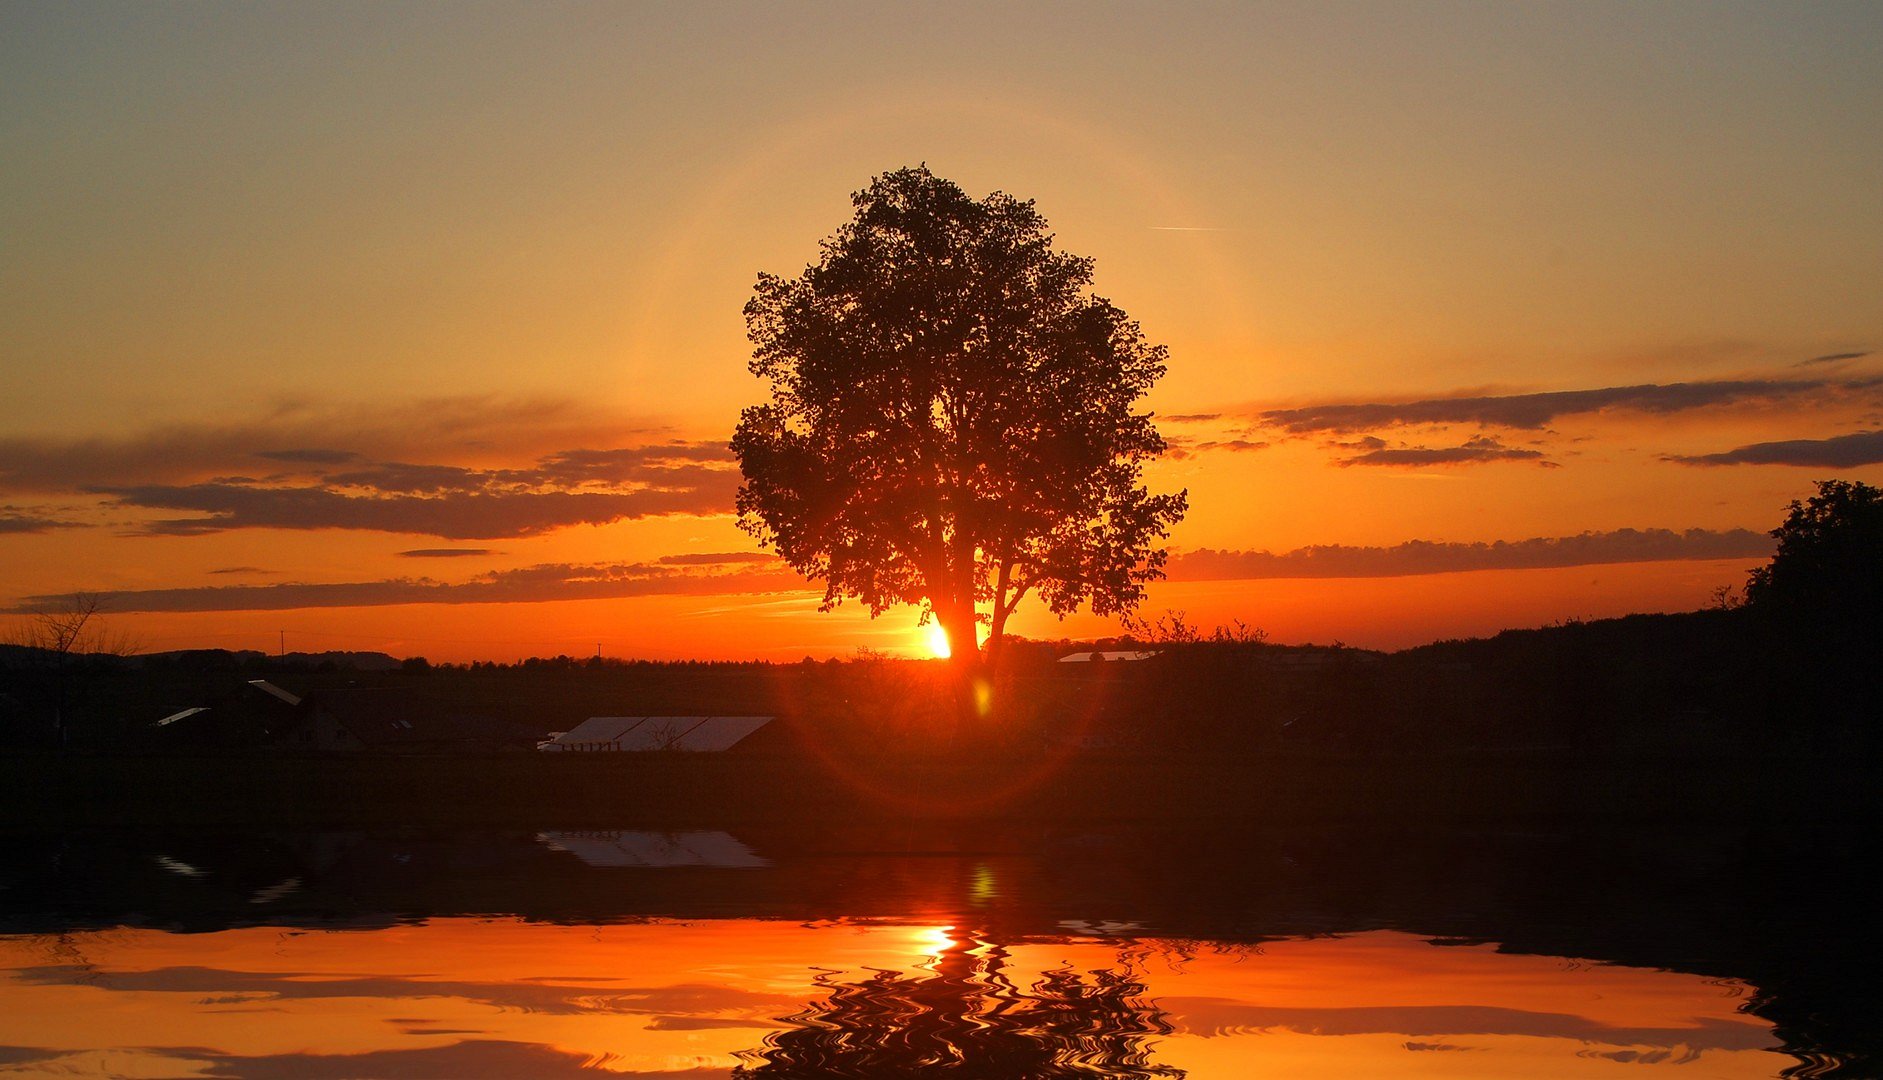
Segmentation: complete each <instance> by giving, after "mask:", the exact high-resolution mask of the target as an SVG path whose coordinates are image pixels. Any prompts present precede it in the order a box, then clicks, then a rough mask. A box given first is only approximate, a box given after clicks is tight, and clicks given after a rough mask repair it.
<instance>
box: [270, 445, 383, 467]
mask: <svg viewBox="0 0 1883 1080" xmlns="http://www.w3.org/2000/svg"><path fill="white" fill-rule="evenodd" d="M255 456H256V457H264V458H268V459H270V460H272V461H287V462H293V463H295V464H302V465H343V464H345V463H347V462H349V461H352V460H354V459H355V458H358V457H359V456H360V455H359V454H358V453H356V452H355V451H352V450H321V449H318V448H316V449H308V450H257V451H255Z"/></svg>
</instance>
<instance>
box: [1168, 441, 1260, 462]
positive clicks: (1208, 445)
mask: <svg viewBox="0 0 1883 1080" xmlns="http://www.w3.org/2000/svg"><path fill="white" fill-rule="evenodd" d="M1165 445H1166V449H1165V456H1167V457H1169V458H1171V459H1172V460H1175V461H1182V460H1183V459H1185V458H1189V457H1195V456H1196V455H1198V454H1203V453H1208V452H1209V451H1212V450H1225V451H1229V452H1231V453H1252V452H1254V451H1256V450H1266V449H1268V447H1269V444H1268V443H1266V442H1259V441H1256V440H1254V439H1209V440H1206V441H1203V442H1192V441H1191V440H1189V439H1186V438H1184V437H1182V436H1174V437H1171V438H1169V439H1167V440H1165Z"/></svg>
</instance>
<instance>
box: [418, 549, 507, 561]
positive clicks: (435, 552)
mask: <svg viewBox="0 0 1883 1080" xmlns="http://www.w3.org/2000/svg"><path fill="white" fill-rule="evenodd" d="M398 554H399V557H400V558H403V559H462V558H465V557H468V556H472V555H494V554H496V552H494V551H492V550H491V549H490V548H413V549H412V550H410V551H401V552H399V553H398Z"/></svg>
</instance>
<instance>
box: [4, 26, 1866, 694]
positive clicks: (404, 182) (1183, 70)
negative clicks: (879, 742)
mask: <svg viewBox="0 0 1883 1080" xmlns="http://www.w3.org/2000/svg"><path fill="white" fill-rule="evenodd" d="M5 20H6V25H7V33H5V34H0V135H4V137H5V145H6V146H7V147H8V149H7V152H6V153H7V161H8V168H6V169H4V170H0V607H18V606H22V605H30V604H32V603H34V602H35V600H34V598H36V597H44V596H48V595H53V594H58V593H61V592H66V591H70V590H74V589H86V590H94V591H104V592H109V593H112V594H114V596H115V599H114V601H113V603H114V605H115V606H116V608H117V610H118V612H119V614H118V615H117V616H116V622H117V624H118V625H119V626H121V627H122V628H123V629H125V630H126V631H128V632H129V633H131V634H132V635H133V636H134V637H135V638H137V639H138V640H139V641H141V642H142V643H143V644H144V645H145V647H147V648H152V649H161V648H180V647H194V646H224V647H231V648H235V647H242V648H259V649H272V648H274V647H275V645H276V643H277V641H278V637H277V632H278V631H281V630H286V631H287V632H288V634H289V647H290V648H300V649H327V648H345V649H383V650H386V651H390V652H394V653H396V654H401V655H406V654H424V655H428V656H431V657H432V658H434V659H451V660H465V659H474V658H498V659H513V658H516V657H519V656H526V655H531V654H544V653H555V652H571V653H578V654H585V653H589V652H592V651H593V650H594V648H595V647H596V645H597V644H598V643H599V644H601V645H602V647H603V649H604V651H606V652H608V653H609V654H610V655H617V656H662V657H664V656H713V657H747V656H761V657H770V658H796V657H797V656H800V655H804V654H807V653H808V654H813V655H833V654H834V655H842V654H845V653H848V652H850V651H852V650H854V649H855V648H857V647H858V646H865V645H866V646H869V647H872V648H887V649H908V650H915V649H917V648H919V642H920V640H921V639H920V635H919V634H918V633H917V632H916V630H915V627H914V617H913V613H907V612H905V613H894V614H891V615H890V616H886V617H885V618H884V619H881V620H878V621H876V622H874V623H871V622H870V621H868V620H867V619H865V618H863V617H862V616H861V615H860V614H857V613H855V612H851V611H844V612H839V613H837V614H835V615H819V614H817V613H816V612H815V610H814V607H815V605H814V604H808V603H806V602H804V599H803V595H802V594H801V593H798V592H795V591H791V585H792V583H791V582H790V580H789V579H788V577H787V576H786V575H783V574H782V573H781V572H780V571H779V570H778V569H777V568H776V567H774V566H771V565H768V564H766V563H763V562H757V561H750V559H749V558H748V557H749V556H752V555H754V554H756V549H755V548H754V547H753V545H752V544H751V542H750V540H749V538H747V537H746V536H745V535H744V534H742V533H740V532H739V531H738V530H737V529H735V528H734V527H733V524H732V520H731V518H730V516H729V511H730V506H731V491H732V489H733V486H734V485H735V484H736V476H735V475H734V474H732V473H731V472H729V471H728V470H729V462H728V461H727V459H726V456H725V453H724V448H723V447H724V442H725V440H726V438H727V437H728V436H729V434H730V432H731V429H732V426H733V424H734V422H735V421H736V418H737V413H738V409H739V408H740V407H741V406H743V405H745V404H749V403H751V402H753V401H756V400H758V399H759V397H760V396H761V394H762V392H763V388H762V387H761V386H760V385H759V384H758V383H757V382H756V381H755V380H754V379H752V378H751V377H750V376H749V375H748V374H747V373H746V370H745V362H746V359H747V356H748V354H749V347H748V345H747V343H746V341H745V340H744V334H743V324H742V320H741V317H740V307H741V305H742V304H743V302H744V300H745V298H746V296H747V295H748V293H749V291H750V288H751V285H752V282H753V279H754V276H755V275H756V274H757V273H758V272H759V271H761V270H766V271H774V272H791V271H794V270H795V269H797V268H799V267H802V266H803V265H804V264H805V263H806V262H807V261H808V260H810V259H811V258H813V257H814V255H815V253H816V244H817V241H818V240H819V239H820V238H822V237H823V236H825V235H827V234H828V233H830V232H831V231H832V230H833V229H835V228H836V227H837V226H838V225H839V224H841V223H842V222H843V220H844V219H845V218H846V216H847V214H848V212H849V206H848V195H849V193H850V192H851V191H852V190H854V189H856V188H858V187H860V186H862V185H863V184H864V183H865V182H867V180H868V179H869V177H870V176H872V175H873V174H876V173H879V172H882V171H885V170H888V169H892V168H895V167H898V166H901V165H905V164H913V163H916V162H920V161H926V162H927V163H928V164H929V165H930V166H931V167H932V168H933V169H935V170H936V171H937V172H938V173H940V174H941V175H943V176H946V177H949V178H951V179H954V180H956V181H957V182H959V183H961V184H962V185H963V186H964V187H966V188H967V189H968V190H969V191H970V192H971V193H974V194H981V193H985V192H987V191H989V190H993V189H996V188H999V189H1003V190H1007V191H1010V192H1013V193H1015V194H1018V195H1021V196H1023V197H1030V198H1034V199H1036V200H1037V201H1038V204H1039V207H1040V209H1041V211H1042V212H1043V213H1044V214H1045V215H1046V217H1047V218H1048V220H1049V221H1050V222H1051V223H1052V225H1053V227H1054V229H1055V231H1056V234H1057V237H1058V242H1059V243H1060V244H1061V245H1062V246H1063V247H1064V248H1066V249H1067V250H1070V251H1074V252H1077V253H1080V254H1085V255H1090V256H1093V257H1094V258H1095V259H1096V260H1097V267H1098V283H1099V287H1100V289H1101V291H1103V292H1104V294H1105V295H1107V296H1109V297H1110V298H1111V299H1112V300H1114V301H1115V302H1116V303H1118V304H1119V305H1120V306H1122V307H1123V308H1124V309H1125V310H1126V311H1128V312H1130V313H1131V314H1132V315H1133V316H1134V317H1136V318H1138V319H1139V320H1141V322H1142V323H1143V326H1144V328H1145V330H1146V332H1147V333H1148V334H1149V336H1150V337H1151V338H1152V340H1154V341H1158V342H1161V343H1163V344H1166V345H1168V346H1169V347H1170V350H1171V360H1170V370H1169V374H1168V376H1167V377H1166V379H1165V380H1164V382H1163V383H1162V384H1161V385H1160V386H1159V387H1158V389H1157V390H1156V391H1155V392H1154V394H1153V395H1152V398H1151V400H1150V401H1149V403H1148V404H1149V407H1150V408H1152V409H1154V410H1155V411H1156V412H1157V413H1158V414H1160V416H1162V417H1164V418H1165V420H1164V422H1163V424H1162V428H1163V431H1164V433H1165V434H1166V436H1167V437H1169V438H1170V439H1171V440H1172V443H1173V446H1174V447H1175V449H1176V451H1177V452H1176V453H1174V454H1173V455H1172V456H1171V457H1170V458H1168V459H1167V460H1165V461H1164V462H1162V463H1160V464H1159V465H1158V466H1157V467H1156V468H1155V469H1154V470H1153V472H1152V476H1151V481H1152V483H1153V485H1154V486H1157V487H1160V488H1164V489H1169V488H1175V487H1179V486H1181V487H1186V488H1188V490H1189V492H1190V504H1191V508H1192V509H1191V512H1190V515H1189V518H1188V519H1187V520H1186V521H1185V522H1184V523H1183V524H1182V525H1181V526H1180V527H1179V529H1178V530H1177V532H1176V533H1175V535H1173V537H1172V548H1173V550H1174V551H1175V552H1176V553H1177V555H1176V558H1175V559H1174V560H1173V564H1172V579H1173V580H1171V581H1170V582H1167V583H1165V584H1163V585H1161V586H1159V587H1157V588H1155V589H1154V590H1153V592H1152V595H1151V601H1150V605H1149V608H1150V611H1151V612H1152V613H1156V612H1158V611H1161V610H1163V609H1165V608H1172V609H1181V610H1184V611H1186V612H1188V614H1189V616H1190V618H1191V619H1192V620H1194V621H1198V622H1201V623H1203V624H1204V625H1205V627H1207V626H1209V625H1211V624H1213V623H1216V622H1223V621H1227V620H1229V619H1232V618H1240V619H1242V620H1244V621H1246V622H1248V623H1250V624H1252V625H1256V626H1260V627H1263V628H1265V629H1267V630H1268V631H1269V632H1270V633H1271V635H1272V636H1273V637H1274V638H1275V639H1276V640H1281V641H1306V640H1313V641H1328V640H1333V639H1336V638H1338V639H1341V640H1343V641H1345V642H1347V643H1348V644H1356V645H1373V646H1382V647H1398V646H1404V645H1409V644H1415V643H1418V642H1422V641H1427V640H1431V639H1433V638H1435V637H1442V636H1452V635H1457V634H1466V633H1483V632H1488V631H1492V630H1495V629H1498V628H1500V627H1504V626H1524V625H1538V624H1542V623H1548V622H1551V621H1555V620H1559V619H1565V618H1579V617H1589V616H1595V615H1607V614H1618V613H1623V612H1628V611H1636V610H1677V609H1683V608H1692V607H1696V606H1699V605H1701V604H1703V603H1705V602H1706V600H1707V598H1708V595H1709V593H1710V592H1711V591H1712V590H1713V589H1714V588H1716V587H1717V586H1720V585H1727V584H1737V583H1739V582H1741V581H1743V578H1744V571H1745V569H1746V568H1747V567H1749V566H1752V565H1755V564H1757V563H1758V562H1759V561H1761V559H1762V558H1763V555H1764V552H1765V550H1766V549H1765V547H1764V543H1765V542H1764V540H1763V538H1762V537H1761V536H1759V535H1757V534H1760V533H1763V532H1764V531H1765V530H1768V529H1770V528H1772V527H1773V526H1774V525H1776V524H1777V522H1778V520H1779V519H1780V517H1781V516H1782V513H1783V507H1784V505H1785V503H1786V502H1787V501H1789V500H1790V499H1793V498H1798V497H1802V496H1803V495H1805V494H1807V493H1808V491H1809V489H1810V484H1811V481H1813V480H1816V479H1822V478H1826V477H1830V476H1843V477H1849V478H1855V479H1861V480H1866V481H1869V482H1871V483H1878V482H1883V435H1879V434H1878V432H1879V430H1880V429H1883V382H1879V379H1880V378H1883V307H1880V306H1879V305H1878V304H1877V303H1876V297H1877V295H1879V292H1880V291H1883V290H1880V289H1879V286H1883V263H1880V262H1879V261H1878V260H1877V259H1876V257H1875V256H1876V252H1877V251H1878V250H1883V212H1879V210H1878V203H1877V200H1876V199H1875V196H1874V193H1875V191H1876V190H1877V189H1878V186H1879V182H1883V146H1880V145H1879V143H1878V142H1877V140H1876V139H1875V138H1874V137H1873V135H1874V133H1873V130H1872V129H1873V126H1874V119H1875V117H1876V116H1877V115H1879V113H1883V84H1879V83H1878V82H1877V81H1876V80H1875V79H1874V77H1873V75H1874V71H1875V67H1876V63H1877V61H1878V60H1879V59H1880V57H1879V55H1878V53H1879V48H1880V47H1879V42H1883V33H1879V30H1883V17H1880V16H1879V15H1878V12H1877V9H1876V8H1875V7H1874V6H1873V5H1865V4H1858V3H1851V4H1837V3H1825V4H1817V5H1812V6H1811V7H1809V8H1805V9H1795V8H1772V7H1769V6H1766V5H1756V4H1680V3H1669V4H1657V5H1653V6H1620V5H1614V6H1597V7H1594V8H1591V7H1588V6H1586V5H1576V6H1568V5H1563V6H1531V7H1523V8H1509V7H1486V6H1483V5H1467V4H1461V5H1449V4H1427V5H1418V6H1387V5H1380V4H1275V5H1244V4H1225V5H1211V4H1194V5H1185V6H1183V7H1181V8H1178V9H1176V10H1163V9H1158V8H1151V7H1143V6H1107V5H1096V6H1092V5H1082V6H1079V7H1072V8H1068V7H1062V6H1026V5H1021V6H1013V5H990V6H985V7H977V6H975V5H966V6H963V5H950V6H949V7H948V8H946V9H941V8H937V9H924V10H898V11H896V12H895V13H894V14H889V13H886V12H884V11H883V10H882V9H879V8H877V7H875V6H872V5H864V4H830V5H820V6H819V7H818V8H817V9H816V10H814V11H807V10H802V9H789V8H777V7H772V6H762V5H740V4H730V5H721V6H714V7H711V8H708V9H698V8H691V7H683V6H627V5H620V6H605V7H599V8H594V7H560V6H549V7H543V6H532V7H527V8H526V7H502V6H479V7H469V8H452V9H449V10H447V9H445V8H437V7H424V6H408V7H399V8H385V7H383V6H375V5H360V6H349V5H344V4H336V5H321V6H318V7H313V8H309V7H304V6H299V5H287V4H256V5H245V6H243V7H242V8H240V9H228V8H194V7H182V8H179V7H152V6H139V5H119V4H51V3H45V4H15V5H10V6H8V7H7V8H6V13H5ZM1558 392H1561V393H1560V394H1559V396H1553V397H1537V396H1535V395H1538V394H1552V393H1558ZM1356 406H1380V407H1378V408H1370V409H1369V408H1355V407H1356ZM1627 530H1632V531H1627ZM1658 530H1665V532H1661V531H1658ZM1740 530H1751V535H1748V534H1747V533H1745V532H1742V531H1740ZM1571 538H1573V539H1571ZM1499 542H1503V544H1504V545H1505V546H1504V547H1502V548H1498V547H1491V546H1485V547H1474V546H1472V545H1496V544H1498V543H1499ZM1329 545H1336V546H1338V547H1339V548H1340V549H1341V550H1339V551H1335V552H1332V553H1327V552H1321V553H1318V554H1315V555H1312V556H1310V555H1307V554H1304V553H1303V552H1304V550H1305V549H1314V548H1322V547H1325V546H1329ZM1408 545H1411V546H1408ZM1434 545H1436V547H1434ZM1447 545H1450V546H1447ZM1202 549H1209V554H1208V555H1207V556H1203V555H1197V554H1195V553H1198V552H1200V551H1201V550H1202ZM447 552H448V553H447ZM414 553H417V554H414ZM1263 553H1267V554H1266V555H1264V554H1263ZM1291 553H1293V554H1291ZM713 556H730V557H731V558H703V557H713ZM1271 556H1272V557H1271ZM663 560H664V561H663ZM1310 563H1312V565H1311V566H1310V565H1309V564H1310ZM1018 629H1019V630H1020V631H1021V632H1023V633H1027V634H1031V635H1036V636H1058V635H1060V634H1077V635H1090V634H1103V633H1108V632H1112V631H1113V629H1114V627H1113V626H1112V625H1111V624H1108V623H1104V622H1101V621H1098V620H1094V619H1091V618H1086V617H1080V618H1077V619H1075V620H1073V621H1071V622H1069V623H1067V624H1064V625H1059V624H1056V623H1054V622H1053V621H1052V620H1050V619H1048V618H1045V617H1044V616H1041V615H1040V614H1039V613H1037V612H1035V613H1032V614H1030V615H1023V616H1022V618H1021V620H1020V623H1019V626H1018Z"/></svg>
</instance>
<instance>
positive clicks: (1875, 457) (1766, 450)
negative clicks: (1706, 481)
mask: <svg viewBox="0 0 1883 1080" xmlns="http://www.w3.org/2000/svg"><path fill="white" fill-rule="evenodd" d="M1665 460H1667V461H1675V462H1679V463H1680V464H1682V465H1799V466H1809V467H1812V468H1821V469H1854V468H1856V467H1857V466H1859V465H1876V464H1883V431H1859V432H1855V433H1853V434H1850V435H1836V436H1832V437H1831V438H1828V439H1784V440H1781V441H1778V442H1762V443H1752V444H1751V445H1749V446H1741V447H1737V448H1735V449H1732V450H1727V451H1724V452H1722V453H1718V454H1695V455H1679V454H1670V455H1668V456H1667V457H1666V459H1665Z"/></svg>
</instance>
